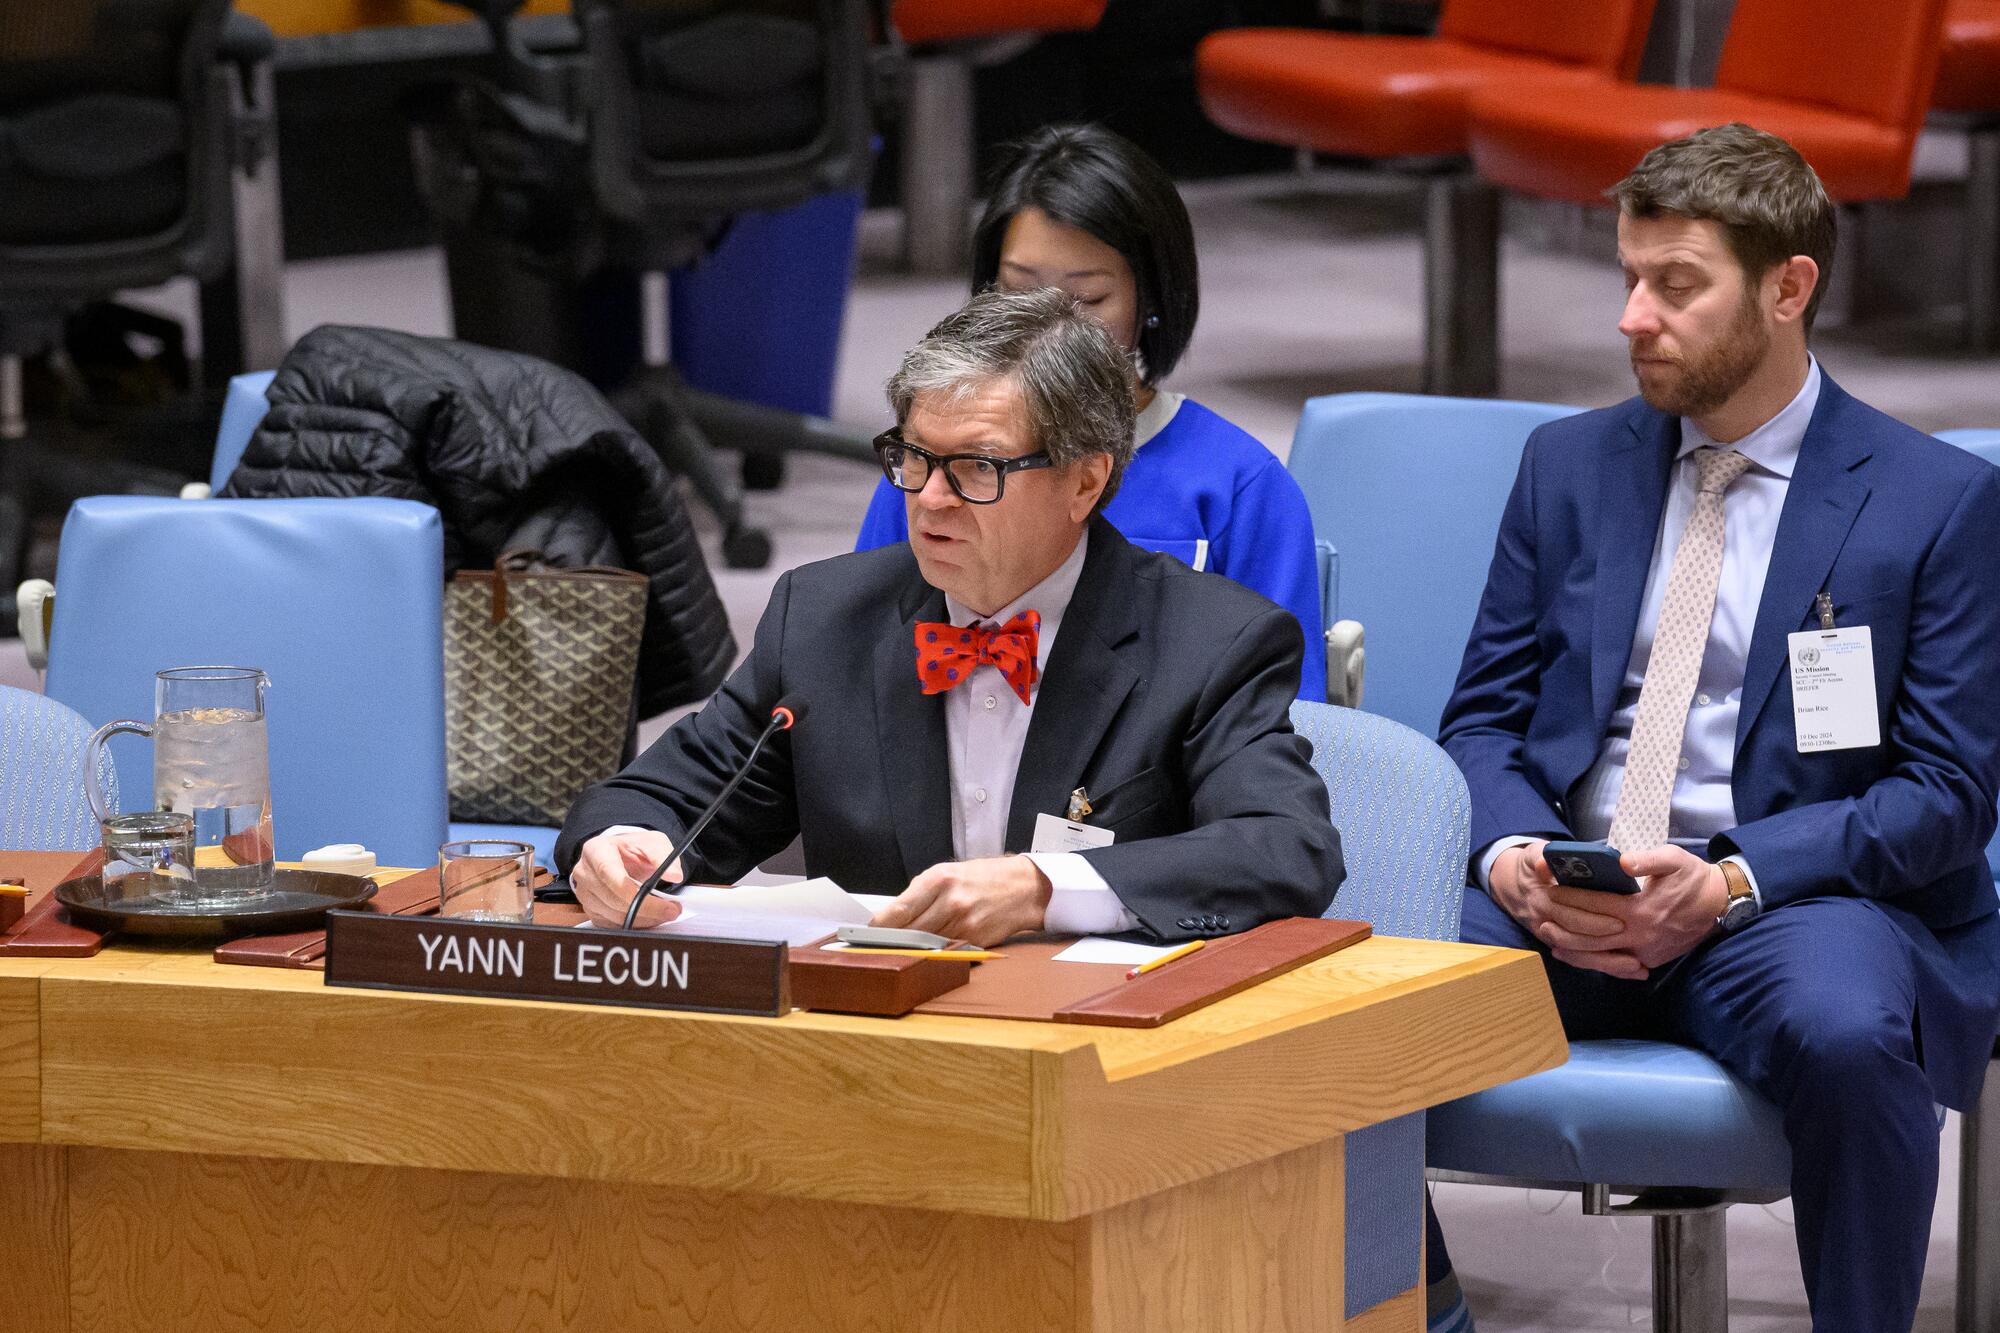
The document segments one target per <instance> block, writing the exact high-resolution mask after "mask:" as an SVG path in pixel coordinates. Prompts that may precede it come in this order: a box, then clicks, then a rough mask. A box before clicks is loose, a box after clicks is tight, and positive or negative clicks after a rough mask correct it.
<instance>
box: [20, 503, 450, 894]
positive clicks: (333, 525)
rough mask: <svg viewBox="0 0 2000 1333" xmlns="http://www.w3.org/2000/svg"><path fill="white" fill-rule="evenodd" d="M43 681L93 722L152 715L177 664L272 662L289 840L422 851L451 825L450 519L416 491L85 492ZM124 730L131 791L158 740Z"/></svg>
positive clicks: (73, 513)
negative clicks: (184, 495)
mask: <svg viewBox="0 0 2000 1333" xmlns="http://www.w3.org/2000/svg"><path fill="white" fill-rule="evenodd" d="M61 549H62V554H61V561H60V566H59V568H58V571H57V575H56V611H55V624H54V626H53V628H52V630H51V633H50V636H49V672H48V689H49V694H50V695H51V696H52V697H54V698H57V699H60V700H62V701H63V702H64V703H66V704H68V705H70V707H72V708H74V709H76V710H77V711H78V712H79V713H81V714H83V715H84V717H86V718H88V719H89V720H90V721H91V722H92V723H93V724H99V725H101V724H103V723H105V722H109V721H111V720H113V719H115V718H137V719H139V720H141V721H148V722H150V721H151V720H152V717H153V673H154V672H155V671H157V670H159V669H162V668H165V667H175V666H195V665H204V664H221V665H233V666H253V667H261V668H262V669H263V670H264V671H265V672H266V673H267V674H268V675H269V676H270V678H271V682H272V688H271V694H270V702H269V718H270V723H269V727H270V746H271V749H270V753H271V802H272V805H271V814H272V822H273V826H274V832H275V833H276V837H277V850H278V856H279V858H280V859H282V860H296V859H297V858H298V857H299V856H300V855H301V854H303V853H304V852H306V851H308V850H310V849H312V848H314V847H319V846H323V845H325V844H327V843H334V842H363V843H366V844H367V845H368V846H369V847H370V848H372V849H373V850H374V851H375V852H376V854H377V856H378V857H379V858H380V860H381V862H382V864H384V865H391V866H393V865H409V866H423V865H428V864H430V863H431V862H432V861H434V860H435V859H436V856H437V847H438V844H439V843H440V842H442V841H443V840H444V834H445V819H446V814H445V810H446V801H445V761H444V636H443V624H442V621H443V601H444V533H443V526H442V524H441V523H440V521H439V518H438V514H437V511H436V510H435V509H432V508H431V507H430V506H428V505H421V504H416V503H414V502H412V501H409V500H385V499H352V500H170V499H160V498H155V497H151V496H124V495H118V496H95V497H92V498H90V499H85V500H79V501H78V502H77V503H76V504H75V505H74V506H72V507H71V509H70V512H69V518H68V520H67V521H66V522H65V523H64V525H63V533H62V548H61ZM143 747H144V743H143V742H140V741H131V740H126V741H119V742H115V743H114V750H117V751H118V754H117V759H118V763H119V766H120V770H121V772H122V773H123V774H124V778H125V783H124V786H125V790H126V792H127V793H128V795H127V804H128V805H132V806H134V807H135V808H139V809H146V808H150V806H151V804H152V802H151V799H150V798H151V793H152V781H151V774H152V767H151V757H150V755H147V756H145V758H144V760H143V762H141V761H140V757H139V754H138V751H139V750H141V749H142V748H143Z"/></svg>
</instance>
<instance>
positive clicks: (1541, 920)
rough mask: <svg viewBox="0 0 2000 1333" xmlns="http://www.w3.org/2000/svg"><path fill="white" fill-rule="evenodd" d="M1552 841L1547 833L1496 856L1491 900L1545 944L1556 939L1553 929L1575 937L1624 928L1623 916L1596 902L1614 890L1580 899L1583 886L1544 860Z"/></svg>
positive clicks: (1490, 881) (1490, 882)
mask: <svg viewBox="0 0 2000 1333" xmlns="http://www.w3.org/2000/svg"><path fill="white" fill-rule="evenodd" d="M1548 845H1549V844H1548V840H1547V839H1545V838H1544V839H1541V840H1538V841H1535V842H1530V843H1524V844H1522V845H1521V846H1519V847H1509V848H1508V849H1507V850H1506V851H1504V852H1502V853H1500V855H1499V856H1498V857H1496V858H1494V861H1493V873H1492V874H1491V875H1490V876H1488V878H1487V887H1488V888H1489V889H1491V891H1492V895H1493V901H1494V902H1496V903H1499V904H1500V907H1501V909H1502V910H1503V911H1505V912H1506V913H1507V915H1508V916H1511V917H1513V918H1514V919H1515V920H1516V921H1518V922H1520V923H1521V924H1522V926H1524V927H1526V928H1527V931H1528V933H1529V934H1530V935H1533V936H1534V937H1535V938H1536V939H1538V940H1540V941H1542V942H1543V943H1544V944H1553V943H1554V941H1553V940H1551V939H1550V938H1549V935H1548V933H1547V932H1548V931H1549V930H1550V929H1556V930H1559V931H1560V932H1561V933H1562V934H1563V935H1564V936H1566V937H1568V938H1573V939H1596V938H1599V937H1608V936H1612V935H1616V934H1618V933H1619V932H1620V931H1622V930H1624V929H1625V923H1624V921H1623V920H1621V919H1620V918H1618V917H1615V916H1611V915H1608V914H1607V913H1606V910H1605V905H1604V904H1603V903H1600V902H1599V901H1597V900H1599V899H1605V900H1609V899H1615V898H1616V897H1617V895H1616V894H1610V893H1587V892H1586V893H1584V894H1583V896H1582V897H1580V898H1579V897H1575V896H1574V895H1576V894H1577V893H1579V892H1580V891H1579V890H1576V889H1566V888H1564V887H1563V886H1562V885H1560V884H1558V883H1556V877H1555V876H1554V875H1552V874H1550V873H1549V863H1548V862H1547V861H1545V860H1543V859H1542V848H1544V847H1546V846H1548ZM1558 895H1561V896H1558Z"/></svg>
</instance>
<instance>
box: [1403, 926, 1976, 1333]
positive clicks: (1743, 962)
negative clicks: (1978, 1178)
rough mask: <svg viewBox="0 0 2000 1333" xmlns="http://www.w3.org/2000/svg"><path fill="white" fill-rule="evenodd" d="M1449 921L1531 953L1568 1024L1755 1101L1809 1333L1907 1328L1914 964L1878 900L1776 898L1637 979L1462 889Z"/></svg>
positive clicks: (1923, 1146)
mask: <svg viewBox="0 0 2000 1333" xmlns="http://www.w3.org/2000/svg"><path fill="white" fill-rule="evenodd" d="M1460 934H1461V937H1462V938H1464V939H1465V940H1467V941H1470V942H1472V943H1476V944H1497V945H1505V946H1507V947H1509V948H1516V949H1532V950H1535V951H1536V952H1538V953H1541V954H1542V955H1543V961H1544V964H1545V966H1546V967H1547V970H1548V977H1549V985H1550V988H1551V989H1552V990H1553V991H1554V993H1555V999H1556V1007H1557V1009H1558V1010H1559V1011H1560V1012H1561V1014H1562V1019H1563V1027H1564V1029H1565V1030H1566V1031H1567V1033H1568V1034H1569V1036H1570V1037H1571V1038H1572V1039H1584V1040H1587V1039H1590V1038H1595V1037H1649V1038H1654V1039H1658V1040H1662V1041H1672V1042H1678V1043H1680V1044H1682V1045H1686V1046H1692V1047H1695V1048H1697V1049H1699V1050H1702V1051H1706V1052H1707V1053H1708V1054H1710V1055H1712V1056H1713V1057H1715V1059H1716V1060H1717V1061H1719V1062H1720V1063H1721V1064H1723V1065H1724V1066H1725V1067H1727V1068H1728V1069H1729V1071H1730V1072H1731V1073H1733V1074H1735V1075H1736V1076H1737V1077H1738V1078H1740V1079H1742V1080H1743V1081H1744V1082H1745V1083H1747V1084H1749V1085H1750V1086H1751V1087H1753V1088H1756V1089H1757V1090H1758V1091H1759V1092H1761V1093H1763V1094H1764V1095H1765V1096H1766V1097H1768V1098H1770V1099H1771V1101H1772V1102H1773V1103H1775V1104H1776V1105H1777V1106H1778V1107H1779V1109H1780V1110H1781V1111H1782V1112H1783V1113H1784V1120H1785V1135H1786V1137H1787V1139H1789V1140H1790V1142H1791V1147H1792V1211H1793V1216H1794V1218H1795V1219H1796V1221H1797V1224H1798V1244H1799V1266H1800V1268H1801V1269H1802V1270H1803V1271H1804V1274H1805V1285H1806V1295H1807V1298H1808V1299H1809V1300H1810V1301H1811V1303H1812V1312H1813V1328H1814V1329H1815V1330H1816V1333H1835V1331H1836V1330H1849V1329H1852V1330H1856V1333H1890V1331H1891V1330H1896V1329H1907V1328H1909V1327H1910V1325H1911V1323H1912V1321H1913V1320H1914V1319H1915V1318H1916V1310H1917V1293H1918V1288H1919V1286H1920V1285H1921V1282H1922V1279H1923V1272H1924V1252H1925V1249H1926V1247H1927V1246H1928V1243H1929V1240H1930V1224H1931V1208H1932V1205H1933V1203H1934V1201H1935V1198H1936V1195H1937V1176H1938V1121H1937V1111H1936V1105H1935V1103H1936V1101H1937V1098H1936V1097H1935V1096H1934V1095H1933V1090H1932V1086H1931V1082H1930V1079H1929V1078H1928V1077H1927V1076H1926V1074H1925V1072H1924V1068H1923V1065H1922V1063H1921V1060H1920V1057H1919V1050H1918V1045H1917V1042H1918V1036H1917V1026H1918V1024H1917V993H1918V989H1919V985H1918V976H1917V969H1918V968H1919V967H1922V966H1924V963H1923V961H1922V960H1921V959H1920V958H1918V957H1916V956H1914V953H1913V950H1912V948H1911V946H1910V942H1909V938H1908V936H1907V935H1906V934H1905V933H1904V930H1903V928H1902V927H1900V926H1898V925H1897V923H1896V922H1895V921H1894V920H1892V919H1891V918H1890V916H1889V915H1888V914H1887V913H1886V912H1885V911H1883V910H1882V909H1881V908H1879V907H1877V906H1876V905H1875V904H1874V903H1871V902H1868V901H1866V900H1863V899H1858V898H1821V899H1811V900H1808V901H1805V902H1798V903H1792V904H1789V905H1787V906H1785V907H1784V908H1781V909H1779V910H1776V911H1772V912H1768V913H1766V914H1764V915H1763V916H1761V917H1759V918H1757V919H1756V920H1754V921H1752V922H1751V923H1750V924H1749V925H1748V926H1746V927H1745V928H1744V929H1743V930H1741V931H1739V932H1737V933H1736V934H1734V935H1729V936H1724V937H1721V938H1719V939H1715V940H1712V941H1710V942H1709V943H1707V944H1705V945H1703V946H1702V947H1701V948H1699V949H1696V950H1695V951H1694V952H1693V953H1691V954H1688V955H1687V956H1686V957H1684V958H1682V959H1679V960H1677V961H1676V962H1675V963H1673V964H1670V965H1669V966H1667V967H1665V968H1661V969H1657V970H1655V972H1654V973H1653V975H1652V976H1651V977H1650V978H1648V979H1647V980H1645V981H1642V982H1640V981H1620V980H1616V979H1614V978H1612V977H1608V976H1605V975H1604V974H1603V973H1600V972H1590V971H1583V970H1579V969H1577V968H1573V967H1569V966H1567V965H1565V964H1562V963H1558V962H1556V961H1555V960H1554V959H1552V958H1549V957H1548V951H1547V949H1546V948H1544V947H1543V946H1542V945H1541V944H1540V943H1538V942H1537V941H1536V940H1534V939H1533V938H1532V937H1530V936H1529V935H1528V934H1527V932H1526V931H1524V930H1523V929H1522V928H1521V927H1520V925H1519V924H1518V923H1516V922H1515V921H1514V920H1513V919H1512V918H1511V917H1509V916H1508V915H1507V914H1506V913H1505V912H1503V911H1502V910H1501V909H1500V908H1499V907H1498V906H1497V905H1496V904H1495V903H1494V902H1493V900H1492V899H1490V898H1488V897H1487V896H1486V895H1485V894H1484V893H1481V892H1478V891H1477V890H1468V891H1467V893H1466V895H1465V917H1464V923H1463V926H1462V928H1461V931H1460ZM1431 1234H1432V1240H1433V1243H1434V1245H1436V1247H1437V1253H1436V1254H1435V1255H1434V1259H1435V1260H1439V1261H1442V1262H1443V1263H1444V1264H1445V1265H1448V1264H1449V1260H1448V1259H1446V1258H1445V1257H1444V1255H1443V1251H1442V1244H1441V1241H1442V1237H1441V1235H1440V1234H1439V1233H1438V1232H1437V1231H1436V1230H1435V1228H1433V1230H1432V1233H1431ZM1440 1271H1443V1270H1442V1269H1439V1268H1434V1269H1433V1272H1434V1274H1435V1273H1436V1272H1440Z"/></svg>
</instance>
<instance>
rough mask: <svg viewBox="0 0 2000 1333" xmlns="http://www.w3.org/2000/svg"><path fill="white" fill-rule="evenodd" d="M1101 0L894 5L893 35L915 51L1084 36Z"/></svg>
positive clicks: (910, 1) (900, 1) (927, 0)
mask: <svg viewBox="0 0 2000 1333" xmlns="http://www.w3.org/2000/svg"><path fill="white" fill-rule="evenodd" d="M1104 5H1105V0H896V7H895V11H894V12H895V20H896V31H898V32H900V33H902V34H903V40H904V41H906V42H910V43H912V44H914V45H918V46H928V45H930V44H932V43H935V42H963V41H970V40H972V39H974V38H978V37H998V36H1000V35H1002V34H1003V33H1010V32H1086V31H1088V30H1090V29H1091V28H1094V27H1096V26H1097V21H1098V20H1099V19H1101V18H1103V17H1104Z"/></svg>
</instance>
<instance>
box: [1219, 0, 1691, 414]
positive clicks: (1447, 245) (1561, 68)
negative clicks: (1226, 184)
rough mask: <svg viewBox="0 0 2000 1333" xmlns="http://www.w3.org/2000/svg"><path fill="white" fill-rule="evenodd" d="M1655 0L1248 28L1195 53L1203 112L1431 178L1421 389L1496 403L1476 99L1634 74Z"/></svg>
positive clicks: (1495, 7) (1489, 243)
mask: <svg viewBox="0 0 2000 1333" xmlns="http://www.w3.org/2000/svg"><path fill="white" fill-rule="evenodd" d="M1652 13H1653V0H1597V2H1596V3H1592V4H1588V5H1579V4H1576V3H1574V0H1446V3H1445V5H1444V10H1443V13H1442V14H1441V15H1440V17H1439V20H1438V29H1437V35H1436V36H1434V37H1382V36H1360V35H1351V34H1345V33H1333V32H1320V31H1313V30H1308V29H1298V28H1238V29H1235V30H1233V31H1228V32H1218V33H1215V34H1214V35H1212V36H1210V37H1209V38H1207V39H1206V40H1204V41H1203V42H1202V44H1201V47H1200V49H1199V51H1198V52H1197V54H1196V56H1195V71H1196V78H1197V80H1198V83H1199V86H1200V90H1201V100H1202V106H1203V108H1204V109H1205V110H1206V111H1207V113H1208V117H1209V119H1210V120H1213V121H1214V122H1215V123H1216V124H1217V125H1220V126H1221V127H1222V128H1223V129H1226V130H1228V131H1230V132H1231V133H1234V134H1240V135H1242V136H1244V137H1245V138H1249V139H1257V140H1260V141H1263V142H1266V143H1281V144H1289V145H1291V146H1293V147H1297V148H1307V149H1311V150H1313V151H1314V152H1320V153H1330V154H1337V155H1340V156H1343V157H1361V158H1368V159H1371V160H1374V161H1389V162H1394V163H1396V164H1398V165H1400V166H1404V167H1414V168H1416V169H1420V170H1427V171H1428V172H1429V173H1430V174H1431V175H1432V183H1431V187H1430V188H1431V197H1430V203H1429V211H1428V214H1427V227H1426V235H1425V252H1424V259H1425V265H1424V288H1425V298H1426V300H1425V309H1426V321H1425V339H1424V347H1425V355H1424V387H1425V389H1426V391H1428V392H1432V393H1451V394H1461V395H1464V394H1489V393H1493V392H1494V391H1495V390H1496V389H1497V388H1498V381H1499V373H1498V371H1499V367H1498V359H1497V356H1496V346H1495V341H1494V339H1493V337H1492V329H1493V328H1494V325H1495V319H1496V315H1497V308H1498V307H1497V288H1496V284H1495V266H1494V263H1493V261H1492V259H1491V256H1492V254H1493V253H1494V249H1495V245H1496V242H1497V239H1498V235H1499V210H1498V196H1497V195H1496V194H1495V193H1494V192H1493V191H1492V190H1491V189H1490V188H1489V187H1486V186H1484V185H1483V184H1482V183H1480V182H1479V181H1478V180H1477V179H1476V178H1475V177H1473V176H1472V175H1471V173H1470V171H1469V169H1467V168H1466V166H1465V164H1464V161H1463V159H1464V157H1465V154H1466V145H1467V140H1466V127H1467V107H1468V104H1469V101H1470V98H1471V95H1472V94H1473V93H1474V92H1475V91H1476V90H1478V89H1479V88H1482V87H1484V86H1486V85H1488V84H1490V83H1492V82H1494V81H1496V80H1505V81H1507V82H1508V83H1510V84H1511V85H1515V86H1519V85H1523V84H1529V83H1536V84H1540V85H1541V86H1542V87H1544V88H1546V90H1547V93H1548V96H1549V97H1550V98H1551V99H1554V100H1560V98H1561V96H1562V95H1563V90H1564V89H1567V88H1569V87H1572V86H1578V85H1585V84H1589V83H1592V82H1594V81H1597V80H1602V79H1607V78H1630V77H1631V76H1632V74H1633V73H1634V71H1635V70H1637V68H1638V65H1639V55H1640V51H1641V49H1642V48H1643V47H1644V45H1645V40H1646V32H1647V28H1648V25H1649V23H1650V21H1651V19H1652Z"/></svg>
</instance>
